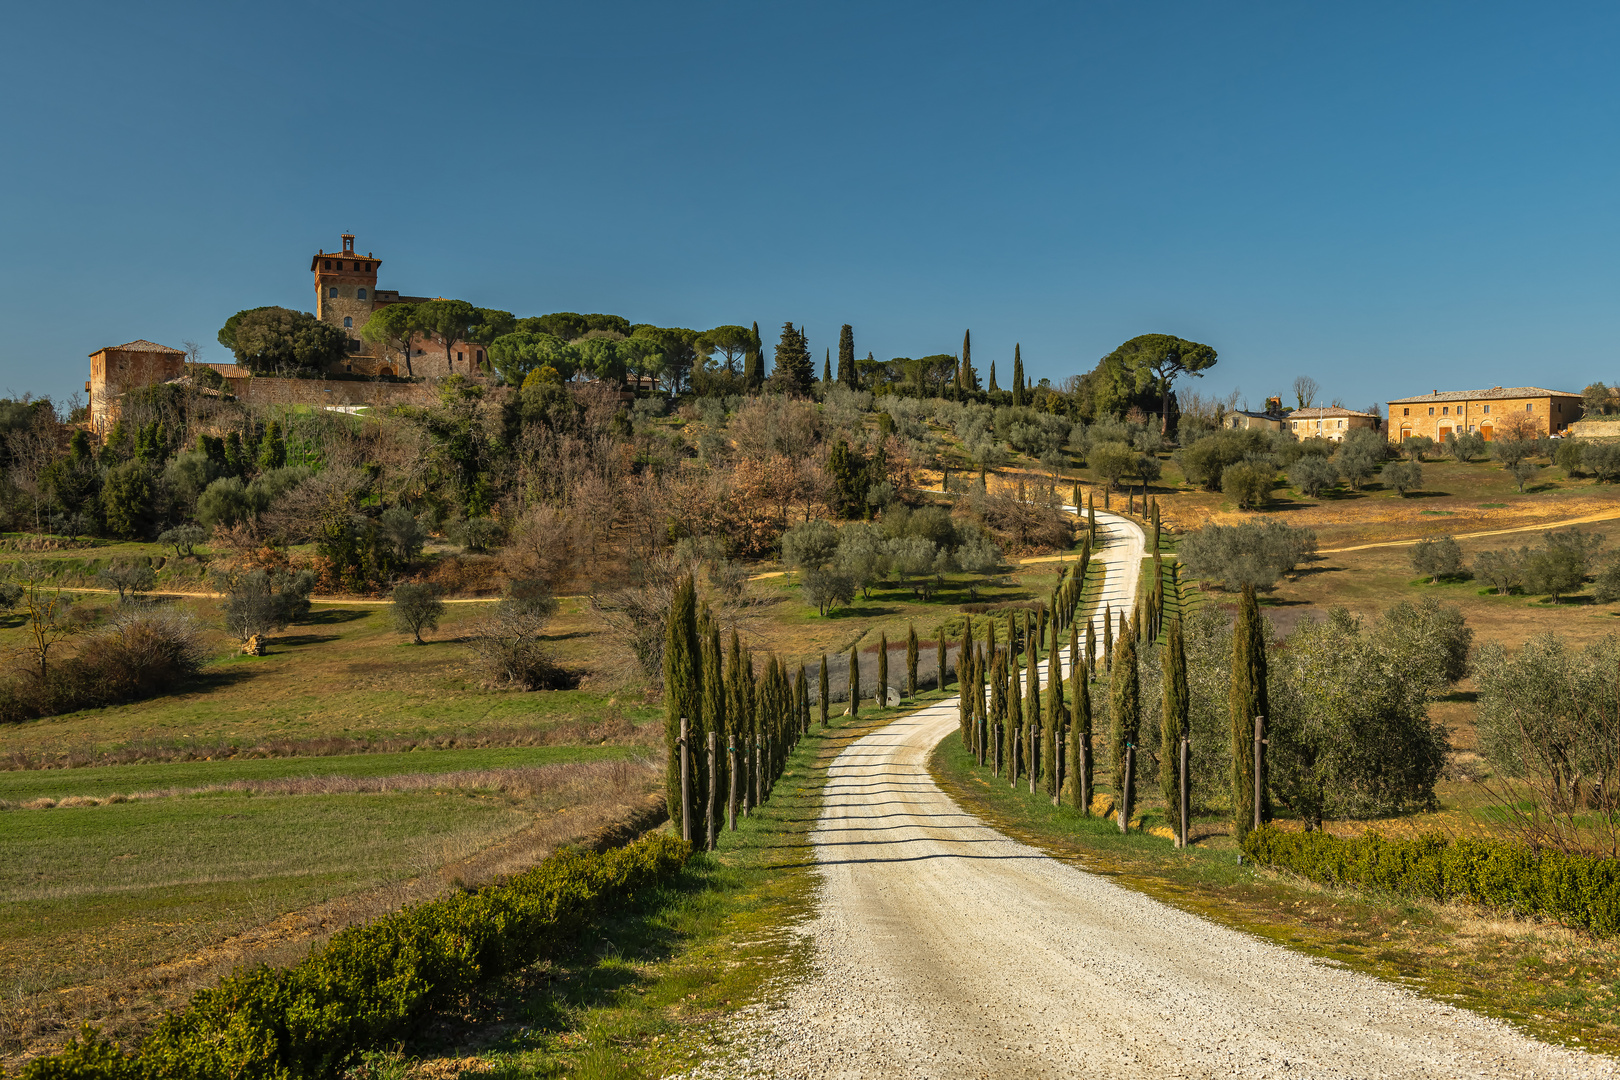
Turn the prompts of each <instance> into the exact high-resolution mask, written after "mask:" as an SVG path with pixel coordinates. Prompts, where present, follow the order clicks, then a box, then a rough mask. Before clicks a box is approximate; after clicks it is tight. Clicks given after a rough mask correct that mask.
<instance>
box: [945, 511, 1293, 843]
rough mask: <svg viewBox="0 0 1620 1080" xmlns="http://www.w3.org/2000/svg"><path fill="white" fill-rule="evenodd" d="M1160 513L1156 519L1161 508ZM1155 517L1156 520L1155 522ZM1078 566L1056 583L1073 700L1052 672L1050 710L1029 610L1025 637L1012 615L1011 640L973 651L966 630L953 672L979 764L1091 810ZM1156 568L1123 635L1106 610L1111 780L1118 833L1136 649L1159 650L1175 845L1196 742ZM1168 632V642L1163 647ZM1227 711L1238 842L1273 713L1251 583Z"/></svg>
mask: <svg viewBox="0 0 1620 1080" xmlns="http://www.w3.org/2000/svg"><path fill="white" fill-rule="evenodd" d="M1154 509H1155V510H1156V509H1157V508H1156V507H1155V508H1154ZM1154 517H1155V519H1156V518H1157V514H1156V513H1155V515H1154ZM1154 524H1155V526H1157V520H1155V522H1154ZM1155 533H1157V528H1155ZM1076 569H1077V570H1078V573H1073V574H1071V575H1069V576H1066V577H1065V579H1064V580H1063V582H1062V584H1060V587H1059V590H1058V592H1057V594H1056V595H1057V597H1059V598H1060V599H1059V601H1058V602H1057V603H1054V604H1053V608H1054V610H1055V611H1057V612H1058V613H1059V617H1058V618H1056V619H1054V620H1053V623H1052V625H1053V626H1054V627H1057V626H1059V625H1061V623H1062V622H1065V621H1066V622H1069V623H1070V624H1071V628H1070V632H1069V650H1070V657H1069V661H1070V677H1069V679H1068V680H1067V681H1068V682H1069V684H1070V696H1071V698H1072V702H1073V704H1072V706H1071V705H1070V704H1069V703H1068V702H1066V701H1065V700H1064V693H1063V683H1064V681H1065V680H1063V679H1062V678H1050V677H1049V679H1048V685H1047V688H1046V702H1045V705H1044V709H1043V706H1042V703H1041V685H1040V669H1039V667H1038V666H1037V659H1038V653H1039V649H1040V644H1041V641H1042V638H1041V634H1040V629H1039V627H1040V626H1041V622H1039V621H1036V622H1034V623H1032V621H1031V619H1030V617H1029V614H1028V613H1027V612H1026V613H1025V615H1024V627H1023V633H1022V635H1021V636H1020V634H1019V633H1018V627H1017V625H1016V624H1015V623H1014V621H1013V619H1012V617H1011V616H1009V618H1008V624H1007V636H1006V645H1005V647H1003V646H1002V644H1001V643H999V642H998V641H997V640H996V631H995V624H994V623H992V624H991V629H990V634H989V635H988V639H987V641H986V642H985V644H983V645H980V646H978V647H977V648H975V646H974V643H973V641H972V636H971V632H969V633H967V634H965V635H964V638H963V646H962V656H963V657H967V658H969V660H968V661H967V665H966V667H965V668H964V667H963V666H962V665H961V664H959V665H958V670H959V677H960V679H961V685H962V700H963V702H964V704H963V706H962V716H963V730H962V735H963V740H964V745H965V746H967V747H968V749H969V750H970V751H971V752H973V753H974V755H975V757H976V759H977V761H978V763H979V764H980V765H981V766H985V767H988V768H989V769H990V770H991V772H992V774H993V775H996V776H1000V777H1003V778H1004V779H1006V780H1007V781H1008V782H1009V783H1010V784H1011V785H1012V786H1014V787H1016V786H1018V783H1019V780H1020V778H1021V777H1025V778H1027V779H1028V780H1029V784H1030V790H1031V792H1034V791H1036V790H1042V791H1044V792H1046V793H1047V794H1048V795H1049V796H1051V798H1052V800H1053V802H1054V804H1056V803H1059V802H1061V800H1062V797H1063V796H1064V794H1065V793H1066V794H1067V797H1068V798H1069V799H1070V800H1071V803H1072V805H1074V806H1076V807H1077V808H1078V809H1079V810H1080V811H1081V813H1085V814H1089V813H1090V806H1091V794H1092V777H1093V761H1092V737H1093V732H1092V715H1091V711H1092V710H1091V683H1092V682H1093V681H1094V680H1095V679H1096V677H1097V676H1098V672H1097V671H1096V659H1097V658H1096V653H1095V644H1094V638H1093V630H1092V626H1091V624H1090V623H1089V622H1088V623H1087V625H1086V640H1085V647H1084V651H1083V652H1082V651H1081V643H1080V642H1081V639H1080V632H1079V628H1078V627H1077V626H1073V625H1072V621H1073V615H1074V612H1075V611H1077V610H1078V607H1079V602H1080V598H1079V595H1078V593H1079V588H1080V584H1081V583H1082V582H1083V581H1084V569H1083V563H1082V564H1081V565H1080V566H1078V567H1077V568H1076ZM1154 569H1155V571H1156V574H1155V578H1154V585H1153V587H1152V589H1150V591H1149V592H1148V593H1147V594H1146V595H1145V596H1144V597H1143V598H1142V599H1141V600H1140V601H1139V603H1138V604H1137V608H1136V611H1135V612H1134V613H1133V614H1134V617H1133V618H1132V619H1131V620H1130V621H1127V620H1126V618H1125V615H1124V613H1123V612H1121V613H1119V619H1118V632H1117V634H1116V632H1115V623H1114V621H1113V615H1112V613H1111V612H1110V611H1109V610H1108V609H1107V608H1106V607H1105V608H1104V616H1103V619H1102V623H1103V638H1104V642H1103V644H1104V654H1103V656H1104V664H1105V670H1104V672H1103V673H1102V674H1103V675H1105V676H1106V678H1107V680H1108V695H1109V697H1108V705H1109V733H1108V734H1109V748H1110V751H1111V757H1112V780H1113V784H1114V789H1115V791H1116V792H1117V793H1118V797H1117V800H1116V803H1117V806H1118V808H1119V824H1120V828H1121V830H1122V831H1123V830H1125V829H1127V828H1128V827H1129V822H1130V820H1131V818H1132V817H1133V816H1134V813H1135V805H1134V804H1135V776H1134V775H1133V769H1134V762H1135V757H1136V755H1135V751H1136V749H1137V748H1138V747H1139V746H1140V745H1141V743H1140V740H1141V736H1142V732H1141V723H1142V716H1141V683H1140V678H1141V675H1140V664H1139V660H1138V650H1139V649H1140V648H1147V647H1153V646H1158V647H1160V648H1162V649H1163V650H1164V653H1163V662H1162V663H1161V664H1160V671H1161V677H1162V679H1163V686H1162V693H1161V695H1160V698H1161V701H1162V716H1161V718H1160V729H1159V762H1160V771H1159V784H1160V793H1161V795H1162V796H1163V799H1164V804H1165V808H1166V816H1167V818H1169V819H1170V821H1171V823H1172V828H1173V830H1174V831H1175V833H1176V843H1177V846H1181V845H1184V844H1185V843H1186V842H1187V836H1186V833H1185V831H1184V828H1183V823H1182V821H1181V820H1180V814H1179V813H1178V812H1177V811H1178V809H1179V807H1180V803H1181V776H1180V761H1181V756H1182V754H1181V749H1182V745H1183V742H1184V741H1185V740H1188V739H1190V738H1191V734H1192V731H1191V724H1190V715H1189V714H1190V699H1189V695H1188V682H1187V652H1186V642H1185V637H1184V635H1183V631H1182V626H1181V620H1180V617H1179V607H1178V611H1177V614H1176V617H1173V618H1170V619H1169V620H1168V621H1166V606H1165V590H1164V585H1163V581H1164V578H1163V573H1162V567H1161V564H1160V559H1159V557H1158V553H1157V551H1156V550H1155V558H1154ZM1071 588H1072V589H1073V590H1074V592H1073V594H1072V596H1071V594H1070V593H1069V592H1068V591H1067V590H1069V589H1071ZM1071 600H1072V603H1071ZM1161 628H1162V629H1163V631H1164V638H1165V640H1164V642H1163V644H1162V645H1159V642H1158V638H1159V636H1160V630H1161ZM969 630H970V631H971V624H970V627H969ZM1020 640H1022V641H1023V642H1025V643H1026V645H1027V646H1028V648H1027V651H1026V653H1025V663H1026V669H1027V670H1026V672H1025V675H1024V678H1023V680H1020V679H1019V677H1018V670H1017V669H1018V664H1017V654H1018V651H1019V650H1018V643H1019V641H1020ZM1056 641H1057V635H1056V633H1054V634H1053V635H1052V639H1051V645H1050V652H1049V656H1050V657H1051V659H1052V660H1053V665H1052V668H1051V671H1052V672H1057V673H1061V671H1062V667H1061V664H1060V663H1058V660H1059V657H1058V655H1057V648H1056ZM1228 706H1229V714H1230V717H1231V736H1232V777H1231V783H1232V816H1233V824H1234V829H1235V833H1236V835H1237V836H1238V837H1239V838H1240V839H1241V837H1242V836H1243V835H1244V834H1245V833H1247V832H1248V831H1249V829H1251V828H1252V827H1253V823H1254V820H1255V817H1256V814H1255V804H1254V800H1255V790H1256V784H1255V776H1254V769H1255V759H1254V754H1255V749H1256V747H1255V741H1254V740H1255V727H1254V725H1255V718H1256V717H1259V716H1265V715H1267V712H1268V708H1269V706H1268V703H1267V700H1266V651H1265V629H1264V623H1263V621H1262V620H1261V618H1260V612H1259V605H1258V602H1257V599H1256V596H1255V593H1254V590H1253V589H1252V588H1245V589H1244V590H1243V594H1242V599H1241V603H1240V605H1239V609H1238V617H1237V620H1236V622H1235V624H1234V626H1233V631H1232V683H1231V694H1230V700H1229V703H1228ZM1043 712H1044V715H1045V726H1044V728H1043V726H1042V716H1043ZM1260 771H1261V775H1260V782H1259V785H1258V788H1259V792H1260V799H1261V800H1262V802H1261V806H1260V808H1259V819H1260V820H1261V821H1262V822H1264V821H1269V820H1271V817H1272V807H1271V805H1270V798H1269V791H1268V786H1269V785H1268V783H1267V780H1268V778H1267V776H1266V775H1265V774H1266V771H1267V768H1266V761H1265V757H1264V755H1262V757H1261V760H1260ZM1188 783H1189V784H1190V779H1189V781H1188ZM1189 797H1190V791H1189Z"/></svg>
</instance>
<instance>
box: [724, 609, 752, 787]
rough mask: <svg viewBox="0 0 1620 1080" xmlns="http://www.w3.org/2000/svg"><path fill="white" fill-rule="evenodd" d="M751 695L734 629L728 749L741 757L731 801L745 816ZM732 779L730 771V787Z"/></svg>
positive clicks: (729, 663) (728, 666) (729, 670)
mask: <svg viewBox="0 0 1620 1080" xmlns="http://www.w3.org/2000/svg"><path fill="white" fill-rule="evenodd" d="M747 694H748V686H747V682H746V680H745V679H744V678H743V651H742V640H741V639H740V638H739V637H738V636H737V631H736V629H735V628H733V629H732V631H731V646H730V648H729V649H727V650H726V723H727V724H728V725H729V726H730V736H731V738H730V739H729V740H728V741H727V744H726V745H727V747H728V749H735V751H736V755H737V790H736V791H733V792H732V793H731V798H732V801H733V802H735V803H736V804H737V805H738V806H739V807H740V808H741V810H742V812H743V813H744V814H747V813H748V703H747V701H746V700H745V699H746V697H747ZM728 764H729V763H728ZM729 776H730V770H729V768H728V769H727V777H728V780H727V782H728V783H729V782H730V781H729ZM728 805H729V804H728Z"/></svg>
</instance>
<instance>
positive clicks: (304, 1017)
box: [21, 833, 691, 1080]
mask: <svg viewBox="0 0 1620 1080" xmlns="http://www.w3.org/2000/svg"><path fill="white" fill-rule="evenodd" d="M690 854H691V847H690V845H688V844H687V843H685V842H684V841H682V840H679V839H677V838H675V837H674V836H671V835H670V834H668V833H659V834H655V835H653V836H650V837H647V838H645V839H643V840H641V841H640V842H638V843H635V844H632V845H630V846H629V847H624V848H618V849H616V850H613V851H609V852H606V853H605V854H601V855H598V854H594V853H592V852H583V851H564V852H559V853H558V854H556V855H553V856H551V857H550V858H548V859H546V860H545V861H544V862H542V863H541V864H540V865H539V866H537V867H535V868H534V869H532V870H529V871H527V872H525V873H523V874H520V875H518V876H517V877H515V878H512V879H511V880H510V881H509V882H507V883H506V884H504V885H496V886H490V887H488V888H484V889H480V890H478V891H477V892H467V893H460V894H458V895H455V896H451V897H447V898H444V899H441V900H431V901H428V902H426V903H422V904H417V905H415V906H413V907H408V908H405V909H403V910H401V911H398V912H395V913H394V914H392V915H388V916H385V917H383V918H381V919H378V920H377V921H375V922H372V923H369V924H367V925H365V926H357V927H353V928H351V929H348V930H344V931H341V932H340V933H337V934H334V935H333V936H332V939H331V940H330V941H329V942H327V944H326V946H325V947H324V948H321V949H319V950H317V951H315V952H313V953H311V954H310V956H309V957H308V958H306V959H305V960H303V961H302V962H301V963H299V964H297V965H295V966H293V967H290V968H270V967H264V966H261V967H258V968H255V969H253V970H250V971H244V972H240V973H238V974H235V975H232V976H230V977H229V978H226V979H224V980H222V981H221V982H220V984H219V986H218V987H217V988H215V989H212V990H203V991H200V992H199V993H198V994H197V995H196V996H195V997H193V998H192V999H191V1004H190V1006H189V1007H188V1008H186V1009H184V1010H182V1011H177V1012H171V1013H169V1014H168V1015H166V1016H165V1017H164V1018H163V1019H162V1020H161V1021H159V1023H158V1026H157V1028H156V1029H155V1030H154V1031H153V1032H152V1033H151V1034H150V1035H149V1036H147V1038H146V1039H145V1041H144V1042H142V1044H141V1046H140V1049H139V1051H138V1052H137V1053H135V1054H133V1055H126V1054H124V1053H123V1052H122V1051H120V1050H119V1049H118V1048H117V1047H116V1046H114V1045H112V1044H111V1043H109V1042H107V1041H105V1040H103V1039H101V1038H100V1036H99V1035H96V1034H95V1033H94V1032H92V1031H90V1030H89V1029H87V1030H86V1032H85V1033H84V1035H83V1036H81V1037H80V1038H79V1039H75V1040H74V1041H73V1042H71V1043H69V1044H68V1046H67V1048H66V1049H65V1050H63V1051H62V1053H60V1054H58V1055H56V1056H54V1057H49V1058H41V1059H39V1060H36V1061H33V1062H30V1063H29V1064H28V1065H27V1067H25V1068H24V1069H23V1071H22V1074H21V1075H22V1077H23V1080H156V1078H165V1080H168V1078H174V1080H204V1078H209V1080H213V1078H224V1077H240V1078H248V1077H264V1078H274V1080H293V1078H304V1077H310V1078H313V1077H331V1076H336V1075H337V1074H338V1072H339V1070H340V1069H341V1068H342V1066H343V1065H344V1064H346V1063H347V1062H348V1060H349V1059H350V1058H352V1056H353V1055H354V1053H355V1052H356V1051H358V1050H361V1049H364V1048H367V1047H371V1046H375V1045H378V1044H380V1043H382V1042H383V1041H384V1040H388V1039H392V1038H397V1037H399V1036H402V1035H404V1034H405V1033H406V1032H407V1031H408V1030H410V1029H411V1027H412V1026H413V1024H414V1023H415V1022H417V1021H418V1020H420V1019H421V1017H422V1016H423V1015H424V1014H426V1013H427V1012H429V1011H430V1010H432V1009H433V1008H435V1007H437V1006H440V1005H443V1004H445V1003H448V1002H452V1001H455V1000H457V999H458V998H460V997H462V996H463V995H465V994H466V993H467V992H468V991H470V990H472V989H473V988H474V987H475V986H476V985H477V984H479V983H480V982H483V981H484V980H487V979H489V978H492V977H494V976H497V975H500V974H502V973H504V972H509V971H513V970H516V969H518V968H522V967H525V966H527V965H529V964H532V963H534V962H535V961H536V960H538V959H540V958H541V957H543V956H545V955H546V954H547V953H549V952H550V951H551V950H552V948H553V947H554V946H555V945H556V944H557V943H559V942H561V941H566V940H567V938H568V936H569V935H570V934H571V933H575V932H577V931H578V930H580V929H581V928H582V927H583V926H585V925H586V924H587V923H588V922H590V921H591V919H592V918H593V917H594V916H595V915H597V914H598V913H599V911H600V910H601V908H602V906H603V905H604V904H606V903H608V902H611V901H615V900H621V899H624V898H627V897H629V896H630V895H631V894H633V893H634V892H635V891H636V890H638V889H642V888H645V887H647V886H649V885H653V884H656V883H658V882H660V881H663V880H665V879H667V878H668V877H670V876H671V875H672V874H674V873H675V871H677V870H679V869H680V868H681V866H683V865H684V864H685V862H686V860H687V857H688V856H689V855H690Z"/></svg>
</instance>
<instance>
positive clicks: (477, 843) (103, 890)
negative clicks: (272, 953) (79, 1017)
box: [0, 793, 532, 989]
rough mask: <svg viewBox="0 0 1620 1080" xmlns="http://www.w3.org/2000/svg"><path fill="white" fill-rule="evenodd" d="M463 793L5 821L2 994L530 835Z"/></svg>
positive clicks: (260, 799)
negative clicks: (5, 989) (4, 989)
mask: <svg viewBox="0 0 1620 1080" xmlns="http://www.w3.org/2000/svg"><path fill="white" fill-rule="evenodd" d="M531 820H532V815H530V814H528V813H524V812H523V811H522V809H521V808H520V807H518V806H516V805H514V803H513V802H512V800H508V799H505V798H498V797H475V796H472V795H468V794H452V793H422V794H418V793H410V794H400V793H387V794H365V795H300V796H252V795H231V796H215V797H210V798H184V799H161V800H154V801H148V802H129V803H119V804H112V805H103V806H98V807H88V808H79V809H54V810H24V811H13V812H10V813H6V814H4V815H3V816H0V822H3V823H4V831H5V857H4V858H3V859H0V984H3V985H6V986H8V987H10V986H21V987H25V988H27V989H48V988H51V987H55V986H68V985H79V984H82V983H83V982H85V981H87V980H91V979H98V978H105V977H108V976H113V977H117V976H121V975H126V974H129V973H131V972H133V971H135V970H138V969H140V968H142V967H144V966H145V965H147V964H150V963H152V962H153V961H155V960H162V959H165V958H171V957H174V956H176V955H184V954H185V953H186V952H189V951H190V950H192V949H194V948H198V947H201V946H203V945H206V944H211V943H213V942H215V941H218V940H219V939H221V938H223V937H226V936H228V935H230V934H233V933H237V932H239V931H241V930H242V929H244V928H246V927H248V926H256V925H260V924H261V923H263V922H266V921H268V920H269V919H271V918H274V917H275V916H277V915H279V914H281V913H282V912H286V911H291V910H295V909H298V908H301V907H305V906H308V905H310V904H314V903H318V902H320V901H323V900H328V899H330V898H332V897H335V896H340V895H344V894H347V893H352V892H354V891H356V890H359V889H365V888H368V887H371V886H376V885H380V884H384V883H387V882H392V881H398V880H400V879H402V878H407V877H411V876H414V875H417V874H422V873H428V872H430V871H431V870H433V869H436V868H437V867H438V866H441V865H443V863H444V862H445V861H446V856H447V855H449V856H451V857H454V856H455V855H457V854H460V853H461V852H463V851H464V850H467V849H471V848H474V847H481V846H483V845H486V844H489V843H491V842H493V841H494V840H496V839H498V838H499V837H501V836H503V835H506V834H509V833H512V832H515V831H516V830H518V829H521V828H523V827H524V826H525V825H526V824H528V823H529V822H530V821H531Z"/></svg>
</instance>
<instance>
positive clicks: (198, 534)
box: [158, 525, 208, 557]
mask: <svg viewBox="0 0 1620 1080" xmlns="http://www.w3.org/2000/svg"><path fill="white" fill-rule="evenodd" d="M206 539H208V530H207V529H204V528H203V527H202V526H201V525H176V526H175V527H174V528H172V529H165V530H163V532H161V533H159V534H158V543H160V544H167V545H168V546H170V547H172V548H174V553H175V555H176V556H177V557H185V556H190V555H195V554H196V548H197V545H198V544H200V543H202V542H203V541H204V540H206Z"/></svg>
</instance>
